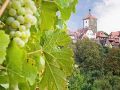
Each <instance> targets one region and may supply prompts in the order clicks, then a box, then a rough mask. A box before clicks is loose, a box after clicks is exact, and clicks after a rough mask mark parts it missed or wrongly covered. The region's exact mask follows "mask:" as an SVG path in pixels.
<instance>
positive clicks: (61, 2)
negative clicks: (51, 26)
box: [54, 0, 72, 8]
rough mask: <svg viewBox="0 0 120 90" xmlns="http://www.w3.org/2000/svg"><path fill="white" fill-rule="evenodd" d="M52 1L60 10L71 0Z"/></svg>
mask: <svg viewBox="0 0 120 90" xmlns="http://www.w3.org/2000/svg"><path fill="white" fill-rule="evenodd" d="M54 1H55V3H56V4H57V5H58V6H59V7H60V8H64V7H67V6H68V5H69V2H70V1H72V0H54Z"/></svg>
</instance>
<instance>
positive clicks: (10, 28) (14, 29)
mask: <svg viewBox="0 0 120 90" xmlns="http://www.w3.org/2000/svg"><path fill="white" fill-rule="evenodd" d="M8 28H9V30H11V31H17V29H16V28H13V27H12V26H9V27H8Z"/></svg>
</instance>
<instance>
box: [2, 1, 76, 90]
mask: <svg viewBox="0 0 120 90" xmlns="http://www.w3.org/2000/svg"><path fill="white" fill-rule="evenodd" d="M18 1H19V3H18V4H19V5H21V6H22V7H24V8H26V7H27V6H29V8H31V7H32V6H36V7H37V12H36V13H33V16H35V17H34V18H33V17H32V16H30V15H28V16H29V17H30V18H31V19H29V18H28V17H26V18H27V21H29V20H30V21H31V20H33V22H34V20H36V18H37V23H36V24H35V23H34V24H35V25H33V23H31V24H32V26H31V25H30V26H29V25H26V23H24V24H23V25H26V26H25V27H28V28H29V29H30V30H28V31H29V32H30V33H29V32H26V33H27V34H28V35H29V34H31V35H29V41H27V40H25V42H26V43H23V42H22V41H21V40H20V39H22V40H24V39H25V37H26V35H27V34H23V31H22V30H25V29H24V28H22V29H21V28H20V27H19V25H17V24H18V23H16V22H14V25H17V29H14V27H12V31H10V30H11V26H9V25H8V24H7V23H6V19H7V18H8V17H9V15H13V13H8V12H7V9H11V7H9V5H8V7H7V9H6V11H5V12H4V14H3V15H2V16H1V18H0V19H1V21H2V22H3V23H4V24H5V27H2V30H0V90H2V89H3V90H4V89H5V90H7V89H8V90H35V89H36V88H39V89H41V90H67V89H68V87H67V76H69V75H70V74H71V73H72V69H73V64H74V61H73V52H72V50H71V49H70V47H69V45H70V43H71V40H70V37H69V36H68V35H67V34H66V32H65V30H66V24H65V21H66V20H68V19H69V17H70V15H71V13H72V12H74V10H75V6H76V4H77V0H32V1H31V0H30V2H29V0H25V2H24V0H18ZM0 3H2V2H0ZM33 3H35V4H34V5H32V4H33ZM10 4H11V1H10ZM23 4H25V5H23ZM19 5H18V6H16V4H15V6H14V5H12V8H14V9H15V11H17V12H18V10H19V9H20V7H19ZM18 7H19V8H18ZM17 9H18V10H17ZM67 9H69V10H68V11H67V12H68V13H66V10H67ZM34 10H35V8H34V9H33V11H32V12H34ZM64 10H65V11H64ZM23 11H24V10H23ZM23 13H24V12H23ZM23 13H22V12H20V13H19V14H23ZM26 13H27V12H26ZM29 13H30V14H31V12H30V11H29ZM56 13H60V15H57V14H56ZM24 14H25V13H24ZM25 16H26V14H25ZM14 18H15V19H16V16H15V17H14ZM19 20H20V19H19ZM20 22H21V21H20ZM22 23H23V22H22ZM28 23H29V22H27V24H28ZM14 25H12V26H14ZM19 29H20V30H21V33H22V34H23V35H22V37H21V33H20V32H19V33H17V35H15V36H14V33H16V32H18V31H19ZM4 30H5V31H6V32H4ZM15 30H16V31H15ZM5 33H7V34H9V35H10V39H9V36H8V35H7V34H5ZM12 35H13V36H12ZM18 36H19V39H18V38H16V37H18ZM13 37H15V39H14V38H13ZM27 39H28V38H27ZM8 44H9V45H8ZM20 46H22V47H20ZM23 46H24V47H23ZM2 84H7V85H9V87H5V86H4V85H2Z"/></svg>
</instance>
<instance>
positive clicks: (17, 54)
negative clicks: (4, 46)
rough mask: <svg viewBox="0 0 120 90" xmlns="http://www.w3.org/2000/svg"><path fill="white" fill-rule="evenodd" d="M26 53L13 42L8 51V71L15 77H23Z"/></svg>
mask: <svg viewBox="0 0 120 90" xmlns="http://www.w3.org/2000/svg"><path fill="white" fill-rule="evenodd" d="M25 57H26V53H25V51H24V50H23V49H21V48H20V47H19V46H18V45H17V44H16V43H15V42H12V43H11V44H10V46H9V48H8V50H7V60H8V71H9V73H12V74H13V75H17V76H21V75H22V65H23V61H24V60H25Z"/></svg>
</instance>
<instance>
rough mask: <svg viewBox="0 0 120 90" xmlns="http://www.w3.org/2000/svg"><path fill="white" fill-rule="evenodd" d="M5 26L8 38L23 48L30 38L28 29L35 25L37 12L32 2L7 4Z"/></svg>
mask: <svg viewBox="0 0 120 90" xmlns="http://www.w3.org/2000/svg"><path fill="white" fill-rule="evenodd" d="M7 9H8V14H9V16H8V18H7V19H6V24H7V26H8V27H9V29H10V37H11V38H13V40H14V41H15V42H16V43H17V44H18V45H19V46H20V47H24V46H25V43H27V42H28V39H29V37H30V28H31V26H32V25H35V24H36V22H37V18H36V17H35V16H34V14H35V13H36V11H37V8H36V6H35V3H34V2H33V1H32V0H11V1H10V3H9V7H8V8H7Z"/></svg>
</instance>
